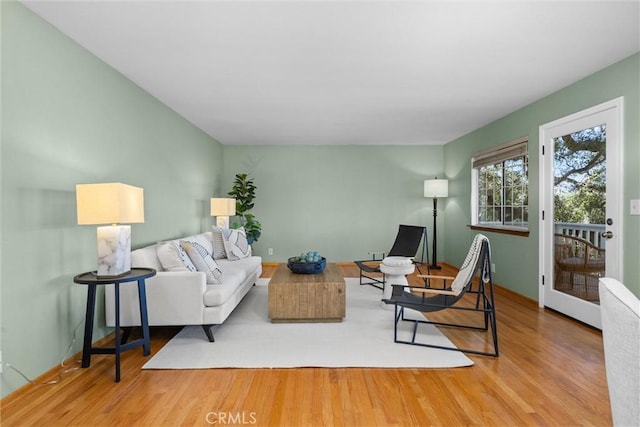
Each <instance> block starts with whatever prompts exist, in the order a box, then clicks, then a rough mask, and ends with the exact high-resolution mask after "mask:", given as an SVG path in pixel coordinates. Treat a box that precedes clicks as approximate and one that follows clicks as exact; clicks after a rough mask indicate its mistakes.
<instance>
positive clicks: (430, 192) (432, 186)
mask: <svg viewBox="0 0 640 427" xmlns="http://www.w3.org/2000/svg"><path fill="white" fill-rule="evenodd" d="M448 196H449V180H448V179H438V178H436V179H425V181H424V197H431V198H434V199H436V198H440V197H448Z"/></svg>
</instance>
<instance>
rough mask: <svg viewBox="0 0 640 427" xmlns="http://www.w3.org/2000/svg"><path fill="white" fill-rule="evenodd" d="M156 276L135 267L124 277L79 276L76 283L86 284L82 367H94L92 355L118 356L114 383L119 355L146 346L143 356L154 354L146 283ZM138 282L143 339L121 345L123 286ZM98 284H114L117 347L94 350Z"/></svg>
mask: <svg viewBox="0 0 640 427" xmlns="http://www.w3.org/2000/svg"><path fill="white" fill-rule="evenodd" d="M155 275H156V270H154V269H153V268H132V269H131V271H130V272H129V273H127V274H123V275H122V276H117V277H110V276H97V275H96V272H95V271H88V272H86V273H82V274H78V275H77V276H75V277H74V278H73V281H74V282H75V283H77V284H79V285H87V286H88V288H87V314H86V318H85V323H84V343H83V347H82V367H83V368H88V367H89V366H90V365H91V355H92V354H115V356H116V377H115V381H116V382H120V353H122V352H123V351H126V350H129V349H132V348H135V347H140V346H142V347H143V354H144V355H145V356H148V355H149V354H151V344H150V342H149V320H148V318H147V297H146V291H145V284H144V281H145V279H147V278H148V277H153V276H155ZM133 281H137V282H138V297H139V301H140V323H141V325H142V338H141V339H138V340H135V341H131V342H128V343H121V342H120V341H121V339H120V284H121V283H125V282H133ZM98 285H114V290H115V301H116V313H115V315H116V333H115V336H116V337H115V338H116V343H115V346H114V347H92V344H93V320H94V315H95V309H96V288H97V286H98Z"/></svg>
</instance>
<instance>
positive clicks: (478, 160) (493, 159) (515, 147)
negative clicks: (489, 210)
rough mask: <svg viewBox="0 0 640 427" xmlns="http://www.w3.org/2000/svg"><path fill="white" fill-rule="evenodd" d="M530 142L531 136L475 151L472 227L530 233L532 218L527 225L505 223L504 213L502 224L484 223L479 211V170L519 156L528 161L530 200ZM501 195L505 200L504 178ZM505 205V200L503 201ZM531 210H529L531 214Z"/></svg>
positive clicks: (473, 160)
mask: <svg viewBox="0 0 640 427" xmlns="http://www.w3.org/2000/svg"><path fill="white" fill-rule="evenodd" d="M528 142H529V138H527V137H521V138H518V139H515V140H513V141H509V142H507V143H505V144H501V145H498V146H496V147H492V148H490V149H487V150H483V151H480V152H477V153H475V154H474V155H473V156H472V157H471V225H470V227H471V229H474V230H481V231H494V232H497V233H506V234H514V235H522V236H528V235H529V223H530V222H531V219H530V218H529V217H527V222H526V225H524V226H522V227H519V226H515V225H505V224H504V215H502V218H501V222H502V224H483V223H480V222H479V216H478V214H479V211H480V206H479V202H480V194H479V191H478V184H479V179H480V177H479V175H480V173H479V171H480V169H481V168H482V167H484V166H489V165H495V164H498V163H503V162H505V161H507V160H510V159H516V158H519V157H523V156H524V157H525V163H526V171H527V186H526V187H527V188H526V192H527V200H529V187H530V186H529V173H528V172H529V152H528ZM500 189H501V193H502V194H501V197H502V198H503V200H504V194H505V185H504V180H503V182H502V184H501V187H500ZM503 206H504V201H503ZM522 206H523V207H524V206H526V207H527V208H528V207H529V204H527V205H522ZM530 213H531V212H529V214H530Z"/></svg>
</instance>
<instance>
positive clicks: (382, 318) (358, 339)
mask: <svg viewBox="0 0 640 427" xmlns="http://www.w3.org/2000/svg"><path fill="white" fill-rule="evenodd" d="M345 280H346V292H347V296H346V298H347V310H346V311H347V314H346V317H345V318H344V319H343V321H342V322H341V323H271V322H270V320H269V317H268V306H267V301H268V298H267V296H268V294H267V290H268V286H267V284H268V279H260V280H259V282H258V283H257V284H256V286H255V287H254V289H252V290H251V291H249V293H248V294H247V296H246V297H245V298H244V300H243V301H242V303H240V305H239V306H238V307H237V308H236V309H235V310H234V312H233V313H232V314H231V315H230V316H229V318H228V319H227V320H226V321H225V322H224V324H222V325H220V326H219V327H217V328H215V329H214V334H215V339H216V342H215V343H211V342H209V341H208V340H207V338H206V336H205V333H204V331H203V330H202V327H200V326H187V327H185V328H184V329H182V331H180V332H179V333H178V334H177V335H176V336H175V337H174V338H173V339H171V341H169V342H168V343H167V344H166V345H165V346H164V347H163V348H162V349H161V350H160V351H159V352H158V353H157V354H156V355H155V356H154V357H153V358H152V359H151V360H150V361H149V362H147V363H146V364H145V365H144V367H143V369H208V368H296V367H372V368H453V367H460V366H470V365H473V362H472V361H471V360H470V359H469V358H468V357H466V356H465V355H464V354H463V353H462V352H459V351H451V350H439V349H432V348H427V347H419V346H412V345H406V344H396V343H394V342H393V317H394V311H393V310H390V311H388V310H384V309H382V308H381V307H380V299H381V298H382V291H380V290H379V289H376V288H374V287H371V286H360V285H359V284H358V279H353V278H347V279H345ZM406 312H407V311H405V313H406ZM413 315H417V316H422V314H420V313H418V312H413ZM401 323H404V325H403V328H402V334H403V336H404V337H406V338H409V337H410V336H411V330H412V323H409V322H401ZM418 335H419V337H420V338H419V341H420V342H426V343H429V344H438V345H447V346H451V345H452V344H451V342H450V341H449V340H448V339H447V338H446V337H445V336H444V335H442V334H441V333H440V332H439V331H438V330H437V329H436V328H435V327H433V326H431V325H420V326H419V327H418Z"/></svg>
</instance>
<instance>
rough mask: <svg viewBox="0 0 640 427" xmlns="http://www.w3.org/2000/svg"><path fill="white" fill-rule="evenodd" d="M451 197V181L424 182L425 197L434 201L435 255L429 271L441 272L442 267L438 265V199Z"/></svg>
mask: <svg viewBox="0 0 640 427" xmlns="http://www.w3.org/2000/svg"><path fill="white" fill-rule="evenodd" d="M447 196H449V180H447V179H438V177H436V178H435V179H426V180H425V181H424V197H431V198H432V199H433V252H432V253H433V255H432V257H433V258H432V259H431V265H430V266H429V269H434V270H439V269H440V268H442V267H440V266H439V265H438V263H437V260H438V252H437V245H438V244H437V241H438V239H437V237H436V236H437V235H436V217H437V216H438V198H441V197H447Z"/></svg>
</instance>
